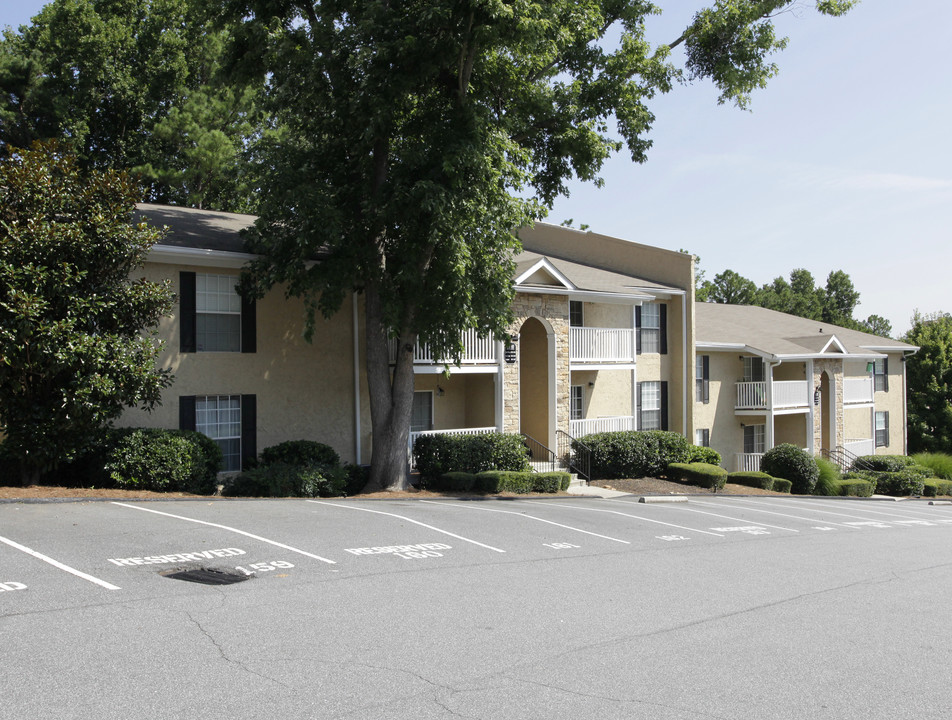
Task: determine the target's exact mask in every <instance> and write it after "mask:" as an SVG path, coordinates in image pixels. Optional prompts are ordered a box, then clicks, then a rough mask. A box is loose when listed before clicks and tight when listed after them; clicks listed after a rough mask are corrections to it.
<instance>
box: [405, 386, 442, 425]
mask: <svg viewBox="0 0 952 720" xmlns="http://www.w3.org/2000/svg"><path fill="white" fill-rule="evenodd" d="M424 395H429V404H430V424H429V427H420V426H419V425H414V424H413V411H412V409H411V411H410V432H426V431H427V430H432V429H433V428H434V427H435V425H436V412H435V408H434V407H433V395H434V393H433V391H432V390H414V391H413V403H414V405H415V404H416V402H417V398H422V397H423V396H424Z"/></svg>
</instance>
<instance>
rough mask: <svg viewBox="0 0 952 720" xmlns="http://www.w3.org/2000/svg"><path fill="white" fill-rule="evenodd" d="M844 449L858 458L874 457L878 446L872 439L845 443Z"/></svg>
mask: <svg viewBox="0 0 952 720" xmlns="http://www.w3.org/2000/svg"><path fill="white" fill-rule="evenodd" d="M843 449H844V450H846V451H847V452H850V453H853V454H854V455H856V456H857V457H862V456H863V455H874V454H875V453H876V444H875V443H874V442H873V439H872V438H864V439H860V440H856V439H854V440H847V441H846V442H845V443H843Z"/></svg>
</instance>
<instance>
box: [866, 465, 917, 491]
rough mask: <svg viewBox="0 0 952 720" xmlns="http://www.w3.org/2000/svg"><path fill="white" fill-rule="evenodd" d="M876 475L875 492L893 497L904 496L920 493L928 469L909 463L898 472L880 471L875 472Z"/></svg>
mask: <svg viewBox="0 0 952 720" xmlns="http://www.w3.org/2000/svg"><path fill="white" fill-rule="evenodd" d="M877 476H878V477H877V478H876V492H877V493H879V494H880V495H892V496H894V497H906V496H907V495H922V491H923V488H924V485H925V479H926V478H927V477H928V476H929V470H928V468H920V467H917V466H915V465H910V466H908V467H905V468H903V469H902V470H900V471H899V472H881V473H877Z"/></svg>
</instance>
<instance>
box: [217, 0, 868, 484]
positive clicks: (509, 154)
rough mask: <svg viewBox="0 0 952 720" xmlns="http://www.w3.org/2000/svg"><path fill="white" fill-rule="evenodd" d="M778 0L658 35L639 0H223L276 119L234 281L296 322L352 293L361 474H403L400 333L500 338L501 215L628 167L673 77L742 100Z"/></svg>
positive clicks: (708, 13)
mask: <svg viewBox="0 0 952 720" xmlns="http://www.w3.org/2000/svg"><path fill="white" fill-rule="evenodd" d="M794 4H795V3H791V2H782V1H781V0H729V1H727V0H718V2H716V4H714V5H713V6H712V7H710V8H705V9H701V10H699V11H698V13H697V14H696V15H695V17H694V20H693V22H692V23H691V24H690V26H689V27H687V28H686V29H685V31H684V32H683V33H682V34H681V35H680V36H679V37H677V38H672V39H671V41H670V42H669V43H667V44H661V45H656V46H653V45H652V44H651V43H650V42H649V41H648V40H647V38H646V33H645V20H646V18H647V17H649V16H650V15H651V14H653V13H656V12H659V11H660V9H659V8H658V7H657V6H655V5H653V4H652V3H650V2H645V1H644V0H583V1H579V0H551V1H550V2H545V3H533V2H525V1H523V0H517V1H516V2H494V1H491V2H484V1H473V2H456V1H454V2H450V1H449V0H408V2H403V3H399V4H391V3H389V2H384V1H377V2H366V1H364V0H331V1H330V2H326V1H325V2H318V3H314V2H301V3H288V2H271V1H270V0H220V2H219V4H218V7H219V8H220V9H221V11H222V18H223V19H224V21H225V22H226V23H227V27H228V30H229V32H230V33H231V34H232V36H233V37H234V38H235V47H234V52H233V56H234V57H235V58H236V67H238V68H239V69H240V70H242V71H243V72H244V74H245V75H251V74H253V73H255V72H257V73H258V76H259V77H261V78H262V79H266V83H267V97H266V103H267V105H266V108H267V110H268V112H269V114H270V116H271V117H272V120H273V122H274V124H275V126H276V127H277V132H275V133H272V134H269V135H267V136H265V137H263V138H262V140H261V141H260V142H259V143H258V144H257V147H255V149H254V153H255V157H256V159H257V161H258V169H259V171H260V177H259V178H258V180H257V183H258V186H259V187H260V188H261V192H262V207H261V212H260V214H261V219H260V220H259V222H258V224H257V229H256V233H255V234H254V237H253V242H252V249H254V250H255V251H256V252H258V253H261V254H262V257H263V259H262V260H261V261H259V262H256V263H255V264H254V266H253V268H252V269H251V272H250V273H249V275H248V278H247V283H246V286H247V287H248V288H249V289H253V290H254V291H256V292H257V293H259V294H260V293H263V292H264V291H265V290H266V289H267V288H269V287H271V286H272V285H274V284H277V283H284V284H285V287H286V288H287V291H288V292H289V293H291V294H293V295H299V296H301V297H303V298H304V299H305V301H306V305H307V308H308V312H309V318H310V322H313V315H314V313H315V312H318V311H319V312H321V313H323V314H325V315H329V314H332V313H334V312H336V311H337V310H338V309H339V308H340V307H341V304H342V302H343V300H344V298H345V297H347V295H348V294H349V293H351V292H357V293H361V294H362V295H363V300H364V307H365V310H364V315H365V324H366V334H367V360H366V361H367V370H368V382H369V386H370V403H371V413H372V417H373V438H374V444H373V452H374V459H373V464H372V470H371V483H372V484H376V485H380V486H383V487H402V486H403V485H404V484H405V472H404V469H405V462H406V442H407V433H408V429H409V419H410V409H411V404H412V396H413V368H412V359H413V347H414V344H415V343H416V342H417V341H418V340H419V341H421V342H424V343H426V344H427V345H428V346H429V347H430V349H431V350H432V351H433V352H434V353H435V354H436V355H437V356H439V357H443V358H446V359H447V361H453V360H454V359H457V358H458V357H459V354H460V351H461V345H460V342H461V341H460V333H461V331H462V330H463V329H466V328H476V329H477V330H478V331H480V332H482V333H487V334H488V333H492V334H493V335H495V336H497V337H501V336H504V335H506V334H507V333H508V332H509V330H510V327H509V326H510V322H511V310H510V304H511V300H512V292H513V290H512V272H513V263H512V253H513V251H514V250H515V249H516V248H518V240H517V238H516V236H515V231H516V229H517V228H518V227H520V226H522V225H525V224H527V223H530V222H532V221H533V219H535V218H539V217H541V215H542V214H543V212H544V208H545V207H546V206H551V203H552V202H553V200H554V199H555V198H556V197H557V196H559V195H561V194H564V193H565V192H567V183H568V181H569V180H571V179H573V178H579V179H582V180H589V181H594V182H598V172H599V169H600V167H601V165H602V163H603V162H604V160H605V159H606V158H607V157H609V156H610V155H611V154H612V153H615V152H617V151H619V150H621V149H622V148H627V150H628V152H629V154H630V156H631V158H632V160H634V161H636V162H643V161H644V160H645V159H646V153H647V151H648V148H649V147H650V145H651V141H650V139H649V138H648V133H649V131H650V129H651V126H652V123H653V122H654V115H653V114H652V112H651V110H650V109H649V102H650V100H651V98H652V97H653V96H655V95H656V94H657V93H664V92H668V91H670V90H671V89H672V87H673V86H674V85H675V84H676V83H677V82H679V81H687V80H699V79H705V80H710V81H712V82H713V83H714V84H715V86H716V87H717V88H718V89H719V91H720V100H721V101H722V102H732V103H734V104H737V105H739V106H741V107H743V106H745V105H746V103H747V101H748V98H749V96H750V93H751V92H752V91H753V90H754V89H756V88H759V87H762V86H763V85H764V84H765V83H766V82H767V80H768V79H769V78H770V77H772V76H773V75H774V74H775V73H776V71H777V68H776V66H775V65H774V64H773V63H772V62H771V61H770V57H771V55H772V54H773V53H774V52H775V51H777V50H779V49H781V48H783V47H784V45H785V42H786V41H785V39H783V38H780V37H777V36H776V34H775V32H774V27H773V22H772V18H773V15H774V14H775V13H777V12H780V11H783V10H784V9H788V8H789V7H791V6H793V5H794ZM852 4H853V2H850V1H847V0H842V1H839V2H833V1H821V2H817V4H816V7H817V10H818V11H819V12H821V13H825V14H828V15H840V14H843V13H844V12H846V11H847V10H848V9H849V7H850V6H851V5H852ZM609 37H611V38H613V40H611V41H609V40H608V39H607V38H609ZM615 38H617V40H615ZM679 45H683V46H684V48H685V57H686V60H685V65H684V67H677V66H676V65H675V64H674V63H673V62H672V60H671V48H672V47H675V46H679ZM315 259H319V260H320V262H317V263H314V262H313V261H314V260H315ZM390 340H393V341H394V346H395V348H396V349H395V356H394V357H393V358H391V355H390V347H389V341H390ZM391 360H392V361H393V365H392V366H391Z"/></svg>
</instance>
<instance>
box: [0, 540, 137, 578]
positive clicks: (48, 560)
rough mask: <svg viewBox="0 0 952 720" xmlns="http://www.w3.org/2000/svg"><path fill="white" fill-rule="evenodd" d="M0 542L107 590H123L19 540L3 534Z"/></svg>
mask: <svg viewBox="0 0 952 720" xmlns="http://www.w3.org/2000/svg"><path fill="white" fill-rule="evenodd" d="M0 542H2V543H6V544H7V545H9V546H10V547H12V548H16V549H17V550H21V551H23V552H25V553H26V554H27V555H32V556H33V557H35V558H36V559H38V560H42V561H43V562H45V563H49V564H50V565H52V566H53V567H56V568H59V569H60V570H65V571H66V572H68V573H71V574H73V575H75V576H76V577H79V578H82V579H83V580H88V581H89V582H91V583H96V585H99V586H100V587H104V588H106V590H122V588H120V587H117V586H116V585H113V584H112V583H107V582H106V581H105V580H100V579H99V578H97V577H93V576H92V575H87V574H86V573H84V572H82V571H80V570H77V569H76V568H71V567H70V566H69V565H64V564H63V563H61V562H59V561H58V560H54V559H53V558H51V557H47V556H46V555H44V554H43V553H38V552H37V551H36V550H31V549H30V548H28V547H27V546H26V545H21V544H20V543H18V542H14V541H13V540H10V539H8V538H5V537H2V536H0Z"/></svg>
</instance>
